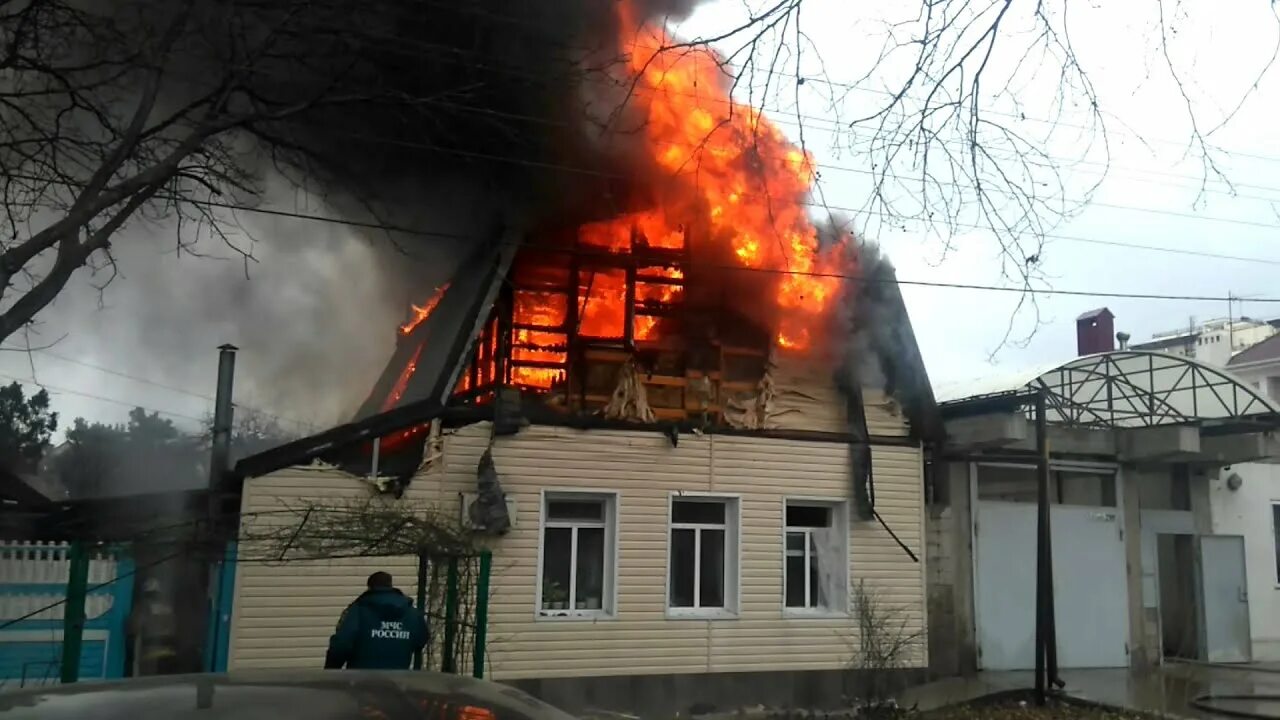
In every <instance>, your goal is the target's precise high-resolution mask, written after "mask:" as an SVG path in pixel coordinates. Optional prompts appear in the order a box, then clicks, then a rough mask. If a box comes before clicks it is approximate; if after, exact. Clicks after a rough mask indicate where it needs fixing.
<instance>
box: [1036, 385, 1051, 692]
mask: <svg viewBox="0 0 1280 720" xmlns="http://www.w3.org/2000/svg"><path fill="white" fill-rule="evenodd" d="M1048 435H1049V433H1048V423H1047V420H1046V418H1045V397H1044V391H1043V390H1041V391H1040V392H1038V393H1036V455H1037V462H1036V480H1037V482H1036V485H1037V491H1036V630H1035V653H1036V704H1038V705H1044V704H1045V672H1044V671H1045V640H1046V638H1045V632H1046V629H1047V623H1046V620H1047V618H1048V600H1047V597H1046V589H1047V583H1046V582H1045V577H1046V575H1047V573H1048V568H1047V567H1046V561H1047V559H1048V557H1047V553H1046V550H1047V546H1048V530H1049V443H1048Z"/></svg>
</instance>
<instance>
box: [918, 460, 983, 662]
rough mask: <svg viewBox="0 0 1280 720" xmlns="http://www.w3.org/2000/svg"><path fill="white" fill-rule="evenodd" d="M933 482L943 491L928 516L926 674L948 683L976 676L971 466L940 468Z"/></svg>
mask: <svg viewBox="0 0 1280 720" xmlns="http://www.w3.org/2000/svg"><path fill="white" fill-rule="evenodd" d="M937 482H938V483H939V484H941V485H945V490H944V492H939V493H937V497H938V498H939V501H938V502H935V503H933V504H931V505H930V506H929V508H928V513H927V516H926V536H927V551H928V557H927V559H926V561H927V568H928V570H927V572H928V575H927V578H928V587H927V596H928V603H929V628H928V643H929V673H930V675H932V676H933V677H949V676H952V675H967V674H972V673H973V672H975V671H976V670H977V648H976V645H975V640H974V624H973V612H974V611H973V548H972V545H971V542H972V533H971V532H970V529H971V528H972V527H973V514H972V512H971V508H970V503H969V464H968V463H964V462H956V463H947V464H945V465H943V466H942V467H941V468H939V471H938V477H937Z"/></svg>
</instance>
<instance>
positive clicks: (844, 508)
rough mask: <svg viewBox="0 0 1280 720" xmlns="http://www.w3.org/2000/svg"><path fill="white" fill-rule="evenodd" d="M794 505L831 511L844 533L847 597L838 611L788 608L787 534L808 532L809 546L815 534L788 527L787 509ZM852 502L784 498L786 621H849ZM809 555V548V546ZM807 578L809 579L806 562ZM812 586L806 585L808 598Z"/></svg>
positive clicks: (806, 537) (803, 497)
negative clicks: (824, 508) (827, 619)
mask: <svg viewBox="0 0 1280 720" xmlns="http://www.w3.org/2000/svg"><path fill="white" fill-rule="evenodd" d="M791 505H799V506H807V507H826V508H830V509H831V524H832V527H833V528H834V529H836V530H838V531H839V532H840V537H841V538H843V539H844V586H845V587H844V594H843V596H842V597H841V598H840V599H839V601H838V604H837V606H836V607H834V608H824V607H802V608H799V607H788V606H787V533H791V532H804V533H805V540H806V543H807V541H808V539H809V535H810V534H811V533H812V532H813V528H811V527H796V528H792V527H790V526H788V525H787V508H788V507H789V506H791ZM849 536H850V532H849V501H848V499H846V498H831V497H809V496H788V497H784V498H782V615H783V617H786V618H843V617H849V594H850V593H851V592H852V591H853V584H852V583H853V569H852V567H851V566H850V562H851V555H850V552H851V551H850V547H849V545H850V540H849ZM805 547H806V555H807V554H808V553H807V549H808V545H807V544H806V546H805ZM805 568H806V572H805V576H806V577H807V576H808V562H807V558H806V563H805ZM808 592H809V584H808V582H806V583H805V594H806V595H808Z"/></svg>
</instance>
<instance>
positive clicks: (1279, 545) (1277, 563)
mask: <svg viewBox="0 0 1280 720" xmlns="http://www.w3.org/2000/svg"><path fill="white" fill-rule="evenodd" d="M1267 507H1269V508H1270V509H1271V535H1272V541H1271V545H1272V549H1273V550H1274V552H1275V556H1274V557H1272V559H1271V564H1272V566H1273V567H1272V570H1273V571H1274V572H1275V577H1274V578H1272V580H1273V581H1274V582H1275V584H1276V587H1277V588H1280V522H1277V518H1276V509H1277V508H1280V500H1272V501H1271V502H1269V503H1267Z"/></svg>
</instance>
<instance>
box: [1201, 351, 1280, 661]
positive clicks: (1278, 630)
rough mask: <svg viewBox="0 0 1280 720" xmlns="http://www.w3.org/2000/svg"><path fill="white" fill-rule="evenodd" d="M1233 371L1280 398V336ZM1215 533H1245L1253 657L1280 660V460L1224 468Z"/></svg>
mask: <svg viewBox="0 0 1280 720" xmlns="http://www.w3.org/2000/svg"><path fill="white" fill-rule="evenodd" d="M1227 367H1228V369H1229V370H1231V372H1232V373H1233V374H1234V375H1236V376H1237V377H1239V378H1240V379H1242V380H1244V381H1245V382H1247V383H1248V384H1250V385H1252V386H1254V387H1255V388H1257V389H1258V390H1260V391H1261V392H1262V393H1264V394H1266V395H1267V396H1268V397H1269V398H1270V399H1271V400H1273V401H1280V335H1273V336H1272V337H1270V338H1268V339H1267V340H1265V341H1263V342H1260V343H1257V344H1255V345H1253V346H1252V347H1250V348H1247V349H1245V350H1243V351H1242V352H1239V353H1237V354H1236V355H1235V357H1233V358H1232V359H1231V361H1230V362H1229V363H1228V365H1227ZM1210 508H1211V510H1212V514H1213V532H1215V533H1218V534H1226V535H1241V536H1243V537H1244V538H1245V543H1244V545H1245V565H1246V571H1247V573H1248V587H1249V623H1250V628H1249V631H1250V633H1249V634H1250V636H1251V638H1252V640H1253V660H1255V661H1280V465H1276V464H1271V463H1245V464H1242V465H1235V466H1229V467H1226V468H1224V469H1223V471H1222V472H1221V473H1220V474H1219V477H1218V479H1217V480H1216V481H1214V482H1213V484H1212V485H1211V487H1210Z"/></svg>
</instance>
